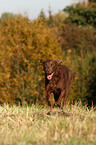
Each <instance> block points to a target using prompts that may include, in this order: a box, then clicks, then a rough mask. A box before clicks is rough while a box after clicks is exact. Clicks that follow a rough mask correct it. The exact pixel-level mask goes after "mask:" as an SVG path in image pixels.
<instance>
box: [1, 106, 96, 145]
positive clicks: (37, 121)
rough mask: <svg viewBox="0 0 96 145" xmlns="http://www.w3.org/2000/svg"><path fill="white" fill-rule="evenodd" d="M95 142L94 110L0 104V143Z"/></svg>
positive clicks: (67, 144) (89, 144)
mask: <svg viewBox="0 0 96 145" xmlns="http://www.w3.org/2000/svg"><path fill="white" fill-rule="evenodd" d="M55 144H56V145H58V144H59V145H95V144H96V111H94V109H93V108H91V110H88V108H86V107H83V106H82V105H81V104H79V105H73V106H71V108H70V106H68V105H66V108H65V109H63V110H60V109H58V108H54V109H52V110H51V109H48V108H45V107H40V106H35V105H32V106H31V107H28V106H27V107H20V106H9V105H4V106H0V145H55Z"/></svg>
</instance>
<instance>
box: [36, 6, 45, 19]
mask: <svg viewBox="0 0 96 145" xmlns="http://www.w3.org/2000/svg"><path fill="white" fill-rule="evenodd" d="M38 17H39V18H42V19H43V20H45V19H46V16H45V13H44V10H43V9H42V10H41V12H40V14H39V16H38Z"/></svg>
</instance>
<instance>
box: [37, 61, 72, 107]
mask: <svg viewBox="0 0 96 145" xmlns="http://www.w3.org/2000/svg"><path fill="white" fill-rule="evenodd" d="M39 61H40V62H41V63H43V67H44V71H45V90H46V103H47V105H48V106H51V103H50V101H49V98H50V95H51V93H53V94H54V99H55V104H54V106H59V107H60V103H61V100H62V97H64V101H63V105H64V106H65V101H66V99H67V97H68V94H69V91H70V88H71V85H72V79H73V74H72V72H71V70H70V69H69V68H67V67H66V66H64V65H61V62H62V61H61V60H43V59H39ZM49 78H50V80H49Z"/></svg>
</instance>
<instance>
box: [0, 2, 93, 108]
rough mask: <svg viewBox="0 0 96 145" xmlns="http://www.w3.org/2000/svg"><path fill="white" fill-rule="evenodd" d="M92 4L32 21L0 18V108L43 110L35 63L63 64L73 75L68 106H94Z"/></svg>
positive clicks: (40, 74) (38, 68)
mask: <svg viewBox="0 0 96 145" xmlns="http://www.w3.org/2000/svg"><path fill="white" fill-rule="evenodd" d="M95 18H96V3H95V2H91V3H89V4H88V5H87V6H86V5H85V4H76V5H72V6H68V7H66V8H65V9H64V10H63V11H59V12H58V13H57V14H54V15H52V12H51V10H50V11H49V16H48V17H46V16H45V14H44V11H43V10H42V11H41V12H40V15H39V16H38V18H37V19H35V20H29V18H28V17H26V16H22V15H19V14H18V15H14V14H12V13H3V14H2V16H1V18H0V104H3V103H7V102H8V103H10V104H12V103H15V104H18V103H20V104H24V103H25V104H26V103H28V104H31V103H36V102H38V103H40V104H45V89H44V72H43V70H42V66H41V65H40V64H39V61H38V59H39V58H43V59H62V61H63V64H64V65H67V66H68V67H69V68H70V69H71V70H72V71H73V74H74V80H73V85H72V89H71V91H70V94H69V97H68V99H67V101H70V103H72V102H75V101H79V100H81V101H82V103H84V104H88V105H89V106H91V105H92V104H93V105H96V19H95Z"/></svg>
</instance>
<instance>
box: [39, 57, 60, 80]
mask: <svg viewBox="0 0 96 145" xmlns="http://www.w3.org/2000/svg"><path fill="white" fill-rule="evenodd" d="M39 62H41V63H42V64H43V67H44V71H45V73H46V76H47V79H48V80H51V79H52V77H53V75H54V72H55V70H56V68H57V66H58V65H60V63H61V62H62V61H61V60H43V59H39Z"/></svg>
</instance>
